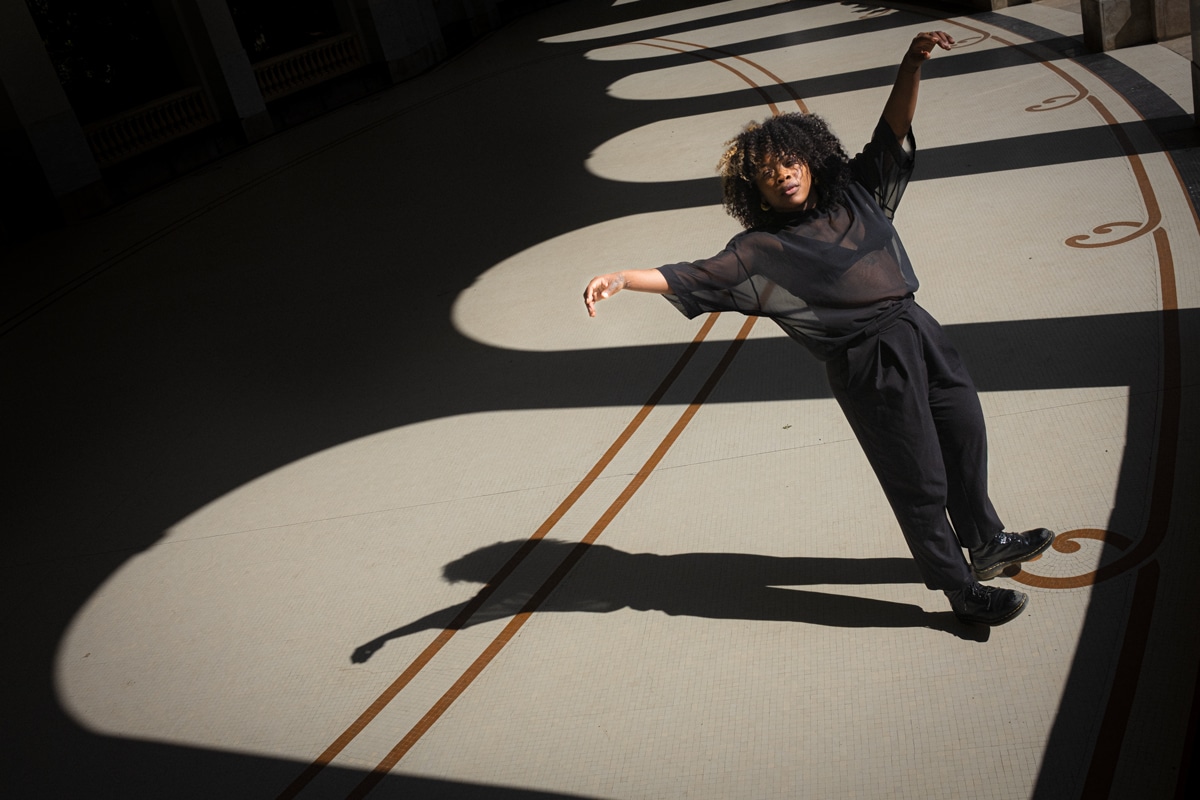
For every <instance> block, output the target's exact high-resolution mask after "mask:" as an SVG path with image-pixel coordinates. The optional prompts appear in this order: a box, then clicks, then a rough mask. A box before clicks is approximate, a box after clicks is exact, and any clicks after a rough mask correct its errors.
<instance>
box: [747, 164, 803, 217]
mask: <svg viewBox="0 0 1200 800" xmlns="http://www.w3.org/2000/svg"><path fill="white" fill-rule="evenodd" d="M754 185H755V186H757V187H758V191H759V192H761V193H762V196H763V199H764V200H766V201H767V205H769V206H770V207H771V208H773V209H774V210H776V211H778V212H781V213H784V214H786V213H790V212H793V211H802V210H804V209H807V208H811V207H812V206H813V205H815V202H816V201H815V198H813V197H812V173H811V172H809V171H808V165H807V164H805V163H804V162H803V161H800V160H799V159H792V158H782V159H781V158H771V159H767V160H766V161H764V162H763V163H762V165H761V166H759V168H758V174H757V175H756V176H755V178H754Z"/></svg>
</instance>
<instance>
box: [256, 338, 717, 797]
mask: <svg viewBox="0 0 1200 800" xmlns="http://www.w3.org/2000/svg"><path fill="white" fill-rule="evenodd" d="M719 316H720V314H709V315H708V317H707V319H705V321H704V324H703V325H701V326H700V330H699V331H698V332H697V333H696V335H695V336H694V337H693V338H692V341H691V343H690V344H689V345H688V346H687V349H686V350H684V351H683V353H682V354H681V355H680V356H679V358H678V359H677V360H676V362H675V365H674V366H673V367H671V370H670V372H668V373H667V375H666V377H664V378H663V379H662V381H661V382H660V383H659V385H658V388H656V389H655V390H654V392H652V393H651V395H650V397H649V398H648V399H647V400H646V402H645V403H644V404H642V407H641V408H640V409H639V410H638V412H637V414H635V415H634V417H633V419H632V420H631V421H630V422H629V424H628V425H626V426H625V429H624V430H623V431H621V433H620V435H618V436H617V438H616V439H615V440H614V441H613V443H612V444H611V445H609V447H608V449H607V450H606V451H605V452H604V455H602V456H601V457H600V459H599V460H598V461H597V462H596V463H595V464H594V465H593V466H592V468H591V469H590V470H589V471H588V473H587V475H585V476H584V477H583V479H582V480H581V481H580V482H579V483H578V484H577V485H576V486H575V488H574V489H572V490H571V492H570V494H568V495H567V496H566V498H565V499H564V500H563V501H562V502H561V503H559V504H558V507H557V508H555V509H554V511H552V512H551V513H550V516H548V517H546V519H545V521H544V522H542V524H541V525H539V526H538V528H537V530H536V531H534V532H533V534H532V535H531V536H530V537H529V539H528V540H527V541H526V542H525V543H524V544H522V545H521V547H520V549H518V550H517V552H516V553H514V554H513V555H512V557H511V558H510V559H509V560H508V561H507V562H506V563H505V564H504V566H503V567H501V568H500V569H499V571H497V572H496V574H495V575H494V576H493V577H492V579H491V580H490V581H488V582H487V584H485V585H484V586H483V588H481V589H480V590H479V591H478V592H477V593H476V594H475V596H474V597H473V598H471V600H470V601H468V602H467V604H466V605H465V606H464V607H463V609H462V610H461V611H460V612H459V613H458V614H457V615H456V616H455V617H454V619H452V620H451V621H450V622H449V623H447V625H446V627H445V628H443V629H442V630H441V632H439V633H438V635H437V636H436V637H435V638H434V640H433V641H432V642H430V643H429V644H428V645H426V647H425V649H424V650H422V651H421V653H420V654H419V655H418V656H417V657H416V658H415V659H413V661H412V663H410V664H409V665H408V667H407V668H406V669H405V670H404V672H402V673H400V676H399V677H398V678H396V680H394V681H393V682H392V683H391V685H389V686H388V687H387V688H386V689H384V690H383V692H382V693H381V694H380V695H379V696H378V697H377V698H375V701H374V702H372V703H371V705H369V706H368V707H367V708H366V710H365V711H363V712H362V713H361V714H359V715H358V718H357V719H355V720H354V722H352V723H350V726H349V727H347V728H346V730H344V731H342V733H341V735H340V736H338V737H337V738H336V739H334V740H333V742H332V743H331V744H330V745H329V746H328V747H326V748H325V750H324V751H322V752H321V754H320V755H319V756H317V757H316V758H315V759H313V761H312V763H311V764H309V765H308V766H307V767H306V768H305V769H304V771H303V772H301V773H300V775H298V776H297V777H296V779H295V780H294V781H292V782H291V783H290V784H289V785H288V786H287V788H286V789H284V790H283V791H282V792H280V794H279V796H278V800H289V799H290V798H294V797H296V796H297V795H298V794H299V793H300V792H301V791H303V789H304V787H306V786H307V785H308V784H309V783H310V782H311V781H312V780H313V778H315V777H316V776H317V775H318V774H319V773H320V772H321V770H323V769H324V768H325V767H326V766H327V765H329V764H330V763H331V762H332V761H333V759H334V758H336V757H337V756H338V754H339V753H341V752H342V751H343V750H344V749H346V746H347V745H349V744H350V742H352V741H353V740H354V738H355V737H356V736H358V734H360V733H361V732H362V731H363V730H364V729H365V728H366V727H367V726H368V725H369V724H371V722H372V721H373V720H374V719H375V718H376V717H377V716H379V713H380V712H381V711H383V709H384V708H386V707H387V705H388V704H389V703H391V702H392V700H394V699H396V696H397V695H399V694H400V692H401V691H403V690H404V687H406V686H407V685H408V684H409V683H411V682H412V680H413V679H414V678H415V677H416V676H417V675H418V674H419V673H420V672H421V670H422V669H424V668H425V666H426V665H427V664H429V662H430V661H432V660H433V658H434V656H436V655H437V654H438V652H439V651H440V650H441V649H442V648H443V647H445V646H446V644H447V643H448V642H449V641H450V640H451V639H452V638H453V637H454V634H456V633H457V632H458V631H459V630H460V629H462V628H463V627H465V626H466V624H467V621H468V620H469V619H470V618H471V617H472V616H474V614H475V612H477V611H478V610H479V609H480V608H482V607H483V605H484V603H486V602H487V600H488V598H489V597H491V595H492V593H493V592H495V591H496V589H497V588H498V587H499V586H500V584H501V583H503V582H504V580H505V579H506V578H508V576H509V575H511V574H512V573H513V571H515V570H516V568H517V567H518V566H519V565H520V564H521V562H522V561H524V560H525V558H526V557H527V556H528V555H529V554H530V553H531V552H532V551H533V548H534V547H535V546H536V545H537V543H538V542H539V541H541V540H542V539H544V538H545V537H546V535H547V534H548V533H549V532H550V531H551V529H553V528H554V526H555V525H557V524H558V522H559V520H561V519H562V518H563V516H564V515H565V514H566V513H567V512H568V511H569V510H570V509H571V507H572V506H573V505H575V503H576V502H577V501H578V500H579V498H580V497H582V496H583V495H584V493H586V492H587V490H588V489H590V488H591V486H592V484H594V483H595V482H596V480H597V479H598V478H599V477H600V475H601V474H602V473H603V472H604V470H605V469H606V468H607V467H608V465H609V464H610V463H611V462H612V460H613V459H614V458H616V456H617V454H618V453H619V452H620V451H621V448H623V447H624V446H625V444H626V443H627V442H628V441H629V440H630V438H632V436H633V434H634V433H635V432H636V431H637V429H638V428H639V427H641V425H642V423H643V422H644V421H645V420H646V418H647V417H648V416H650V412H651V411H652V410H654V408H655V406H657V405H658V403H659V402H661V401H662V398H663V397H664V395H666V393H667V390H668V389H670V388H671V385H672V384H674V382H675V380H676V379H677V378H678V377H679V375H680V374H681V373H682V372H683V370H684V368H685V367H686V366H687V364H688V362H690V361H691V359H692V356H694V355H695V354H696V351H697V350H699V348H700V344H701V343H702V342H703V341H704V339H705V337H707V336H708V334H709V333H710V332H711V331H712V328H713V325H715V324H716V321H717V318H718V317H719Z"/></svg>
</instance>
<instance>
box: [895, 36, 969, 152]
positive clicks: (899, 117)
mask: <svg viewBox="0 0 1200 800" xmlns="http://www.w3.org/2000/svg"><path fill="white" fill-rule="evenodd" d="M953 44H954V37H953V36H951V35H950V34H948V33H946V32H945V31H933V32H931V33H918V34H917V35H916V37H914V38H913V40H912V43H911V44H910V45H909V46H908V51H907V52H906V53H905V54H904V58H903V59H902V60H901V61H900V69H899V71H898V72H897V73H896V82H895V83H894V84H893V85H892V93H891V94H890V95H889V96H888V99H887V103H886V104H885V105H884V107H883V118H884V120H885V121H886V122H887V124H888V127H890V128H891V129H892V133H894V134H896V138H897V139H904V137H906V136H908V131H909V129H910V128H911V127H912V121H913V114H915V113H916V111H917V88H918V87H919V86H920V85H921V65H922V64H924V63H925V62H926V61H928V60H929V58H930V56H932V55H933V48H934V47H940V48H942V49H943V50H949V49H950V46H951V45H953Z"/></svg>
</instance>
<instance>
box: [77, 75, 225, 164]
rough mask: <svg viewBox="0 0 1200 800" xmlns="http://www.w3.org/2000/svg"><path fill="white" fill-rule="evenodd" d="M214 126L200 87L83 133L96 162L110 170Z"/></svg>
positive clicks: (105, 122)
mask: <svg viewBox="0 0 1200 800" xmlns="http://www.w3.org/2000/svg"><path fill="white" fill-rule="evenodd" d="M214 122H216V118H215V117H214V116H213V113H212V109H210V108H209V106H208V101H207V100H205V98H204V91H203V90H202V89H200V88H198V87H197V88H193V89H185V90H183V91H182V92H176V93H175V94H171V95H167V96H166V97H160V98H158V99H157V100H155V101H153V102H151V103H147V104H146V105H143V106H139V107H138V108H134V109H130V110H129V111H126V112H124V113H123V114H118V115H117V116H115V117H109V118H108V119H106V120H102V121H100V122H94V123H92V124H90V125H85V126H84V128H83V133H84V136H86V137H87V142H88V145H89V146H91V148H92V154H93V155H95V157H96V162H97V163H98V164H99V165H100V166H101V167H107V166H111V165H112V164H116V163H117V162H118V161H124V160H125V159H127V158H132V157H133V156H136V155H138V154H139V153H144V152H146V151H147V150H153V149H154V148H155V147H158V146H159V145H162V144H165V143H167V142H169V141H171V140H172V139H178V138H179V137H180V136H185V135H187V134H189V133H191V132H192V131H196V130H199V129H201V128H204V127H206V126H208V125H211V124H213V123H214Z"/></svg>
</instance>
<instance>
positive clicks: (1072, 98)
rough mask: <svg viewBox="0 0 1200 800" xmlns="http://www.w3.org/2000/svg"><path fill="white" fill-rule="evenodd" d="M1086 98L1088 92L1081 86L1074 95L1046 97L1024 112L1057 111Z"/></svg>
mask: <svg viewBox="0 0 1200 800" xmlns="http://www.w3.org/2000/svg"><path fill="white" fill-rule="evenodd" d="M1087 96H1088V90H1087V89H1085V88H1084V87H1083V86H1080V87H1078V91H1076V92H1075V94H1060V95H1058V96H1056V97H1047V98H1046V99H1045V100H1043V101H1042V102H1040V103H1038V104H1037V105H1032V106H1030V107H1029V108H1027V109H1025V110H1026V111H1032V112H1038V111H1057V110H1058V109H1060V108H1066V107H1067V106H1070V105H1074V104H1075V103H1078V102H1079V101H1080V100H1082V99H1083V98H1085V97H1087Z"/></svg>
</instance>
